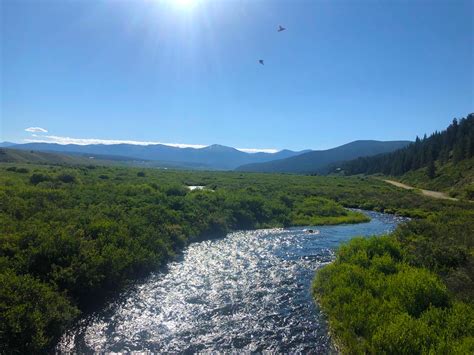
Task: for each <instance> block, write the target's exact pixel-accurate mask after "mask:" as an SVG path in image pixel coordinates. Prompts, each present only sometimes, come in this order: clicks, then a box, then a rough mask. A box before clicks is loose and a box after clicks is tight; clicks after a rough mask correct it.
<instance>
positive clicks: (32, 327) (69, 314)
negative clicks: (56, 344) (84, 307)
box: [0, 271, 79, 353]
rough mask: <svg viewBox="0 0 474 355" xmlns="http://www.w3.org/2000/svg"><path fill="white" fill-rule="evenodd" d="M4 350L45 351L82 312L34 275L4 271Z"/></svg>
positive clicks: (0, 330)
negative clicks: (21, 274) (20, 274)
mask: <svg viewBox="0 0 474 355" xmlns="http://www.w3.org/2000/svg"><path fill="white" fill-rule="evenodd" d="M0 285H2V286H1V287H0V344H1V345H0V352H1V353H8V352H9V351H11V350H12V349H17V351H20V352H21V353H37V352H39V351H44V350H45V349H46V348H47V346H48V345H49V344H50V343H51V340H52V339H54V338H56V337H58V336H60V335H61V334H62V332H63V331H64V330H65V326H66V325H67V324H69V322H70V321H71V320H72V319H74V317H75V316H77V315H78V314H79V312H78V310H77V309H76V308H75V307H73V306H72V305H71V304H70V303H69V302H68V301H67V299H66V298H65V297H64V296H63V295H61V294H60V293H58V292H57V291H56V290H54V289H53V288H52V287H51V286H50V285H47V284H44V283H42V282H40V281H38V280H36V279H34V278H33V277H31V276H28V275H26V276H19V275H16V274H14V273H13V272H12V271H6V272H3V273H1V274H0Z"/></svg>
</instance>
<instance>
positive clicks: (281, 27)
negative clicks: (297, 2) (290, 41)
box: [278, 25, 286, 32]
mask: <svg viewBox="0 0 474 355" xmlns="http://www.w3.org/2000/svg"><path fill="white" fill-rule="evenodd" d="M284 30H286V28H285V27H283V26H282V25H279V26H278V32H281V31H284Z"/></svg>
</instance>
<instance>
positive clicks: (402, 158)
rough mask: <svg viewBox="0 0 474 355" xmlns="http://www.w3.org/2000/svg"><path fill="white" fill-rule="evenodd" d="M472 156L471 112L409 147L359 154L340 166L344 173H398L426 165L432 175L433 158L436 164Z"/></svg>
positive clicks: (473, 131) (473, 128) (473, 124)
mask: <svg viewBox="0 0 474 355" xmlns="http://www.w3.org/2000/svg"><path fill="white" fill-rule="evenodd" d="M473 156H474V114H472V113H471V114H469V115H468V116H467V117H466V118H461V119H460V120H457V119H454V120H453V123H452V124H451V125H450V126H449V127H448V128H447V129H446V130H444V131H442V132H435V133H433V134H432V135H430V136H429V137H426V135H425V137H423V138H422V139H420V138H418V137H417V138H416V141H415V142H414V143H412V144H410V145H409V146H407V147H405V148H402V149H399V150H397V151H395V152H392V153H388V154H381V155H377V156H374V157H362V158H358V159H355V160H352V161H350V162H346V163H344V164H342V165H341V168H342V169H343V170H344V172H345V173H346V174H347V175H354V174H375V173H382V174H385V175H394V176H400V175H403V174H405V173H407V172H409V171H413V170H417V169H420V168H423V167H425V168H428V170H429V171H428V174H429V175H430V176H432V177H434V174H435V166H434V163H435V161H438V162H439V163H440V164H445V163H447V162H453V163H458V162H460V161H462V160H464V159H470V158H471V157H473Z"/></svg>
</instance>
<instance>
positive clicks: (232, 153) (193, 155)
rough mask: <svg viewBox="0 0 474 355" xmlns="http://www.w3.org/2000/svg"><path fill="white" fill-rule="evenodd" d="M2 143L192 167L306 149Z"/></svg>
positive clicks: (230, 164)
mask: <svg viewBox="0 0 474 355" xmlns="http://www.w3.org/2000/svg"><path fill="white" fill-rule="evenodd" d="M0 147H5V148H12V149H19V150H32V151H40V152H55V153H62V154H70V155H71V154H72V155H88V156H91V157H98V158H103V157H108V159H110V158H111V157H113V156H120V157H124V158H127V159H134V160H137V161H149V162H153V163H152V164H150V165H152V166H160V165H163V166H170V165H171V166H176V167H180V168H189V169H208V170H233V169H235V168H237V167H238V166H240V165H244V164H250V163H262V162H266V161H270V160H274V159H283V158H288V157H291V156H295V155H298V154H302V153H304V152H307V150H306V151H300V152H295V151H291V150H287V149H285V150H281V151H279V152H277V153H263V152H259V153H246V152H242V151H240V150H238V149H235V148H232V147H226V146H223V145H218V144H213V145H210V146H207V147H204V148H178V147H172V146H168V145H164V144H152V145H136V144H90V145H77V144H56V143H25V144H14V143H7V142H4V143H0Z"/></svg>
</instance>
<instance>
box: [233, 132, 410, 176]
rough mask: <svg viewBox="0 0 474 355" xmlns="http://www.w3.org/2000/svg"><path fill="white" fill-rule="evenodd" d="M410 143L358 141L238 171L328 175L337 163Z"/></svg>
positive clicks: (253, 165)
mask: <svg viewBox="0 0 474 355" xmlns="http://www.w3.org/2000/svg"><path fill="white" fill-rule="evenodd" d="M409 143H410V142H409V141H386V142H383V141H373V140H358V141H354V142H350V143H347V144H343V145H341V146H339V147H335V148H331V149H327V150H316V151H311V152H307V153H304V154H300V155H297V156H294V157H290V158H286V159H278V160H273V161H269V162H266V163H257V164H247V165H242V166H240V167H238V168H237V169H236V170H238V171H253V172H260V173H293V174H307V173H318V174H326V173H328V172H329V171H330V168H331V165H332V164H334V163H337V162H342V161H346V160H351V159H355V158H358V157H364V156H373V155H376V154H381V153H387V152H392V151H394V150H397V149H399V148H402V147H405V146H407V145H408V144H409Z"/></svg>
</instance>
